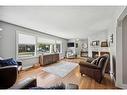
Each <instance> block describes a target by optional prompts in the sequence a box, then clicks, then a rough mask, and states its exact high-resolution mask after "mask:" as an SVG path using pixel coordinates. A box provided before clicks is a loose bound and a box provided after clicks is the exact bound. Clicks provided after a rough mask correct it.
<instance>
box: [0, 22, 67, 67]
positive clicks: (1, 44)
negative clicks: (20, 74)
mask: <svg viewBox="0 0 127 95" xmlns="http://www.w3.org/2000/svg"><path fill="white" fill-rule="evenodd" d="M0 28H2V29H3V30H2V31H1V36H2V38H0V56H1V57H3V58H9V57H13V58H16V31H22V32H27V33H32V34H35V35H38V36H41V37H44V38H48V39H53V40H60V41H62V47H63V48H62V54H61V55H62V56H65V51H66V50H67V40H66V39H63V38H59V37H56V36H52V35H48V34H45V33H41V32H38V31H35V30H31V29H28V28H24V27H20V26H16V25H13V24H9V23H6V22H2V21H0ZM30 63H38V57H35V58H32V59H25V60H23V64H25V65H24V66H26V64H28V65H30Z"/></svg>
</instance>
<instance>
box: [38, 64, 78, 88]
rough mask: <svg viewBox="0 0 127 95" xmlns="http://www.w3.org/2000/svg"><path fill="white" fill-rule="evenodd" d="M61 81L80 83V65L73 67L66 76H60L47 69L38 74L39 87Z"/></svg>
mask: <svg viewBox="0 0 127 95" xmlns="http://www.w3.org/2000/svg"><path fill="white" fill-rule="evenodd" d="M61 82H63V83H64V84H68V83H74V84H77V85H78V84H79V82H80V74H79V66H77V67H76V68H75V69H73V70H72V71H71V72H70V73H69V74H67V75H66V76H65V77H60V76H57V75H54V74H52V73H48V72H45V71H42V72H41V73H39V74H38V75H37V86H39V87H50V86H53V85H55V84H58V83H61Z"/></svg>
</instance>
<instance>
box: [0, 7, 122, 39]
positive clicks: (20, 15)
mask: <svg viewBox="0 0 127 95" xmlns="http://www.w3.org/2000/svg"><path fill="white" fill-rule="evenodd" d="M119 8H120V6H119V7H118V6H117V7H116V6H115V7H111V6H110V7H109V6H105V7H104V6H103V7H102V6H101V7H97V6H73V7H71V6H68V7H67V6H65V7H64V6H57V7H54V6H52V7H51V6H50V7H48V6H45V7H44V6H31V7H30V6H29V7H27V6H22V7H21V6H20V7H19V6H17V7H16V6H10V7H6V6H4V7H0V19H1V20H3V21H6V22H10V23H13V24H16V25H20V26H24V27H28V28H31V29H35V30H38V31H41V32H44V33H48V34H51V35H55V36H59V37H62V38H66V39H71V38H82V39H83V38H86V37H88V35H91V34H92V33H95V32H98V31H104V30H106V29H107V28H108V26H110V22H111V21H112V19H113V17H114V15H115V14H116V13H117V10H118V9H119Z"/></svg>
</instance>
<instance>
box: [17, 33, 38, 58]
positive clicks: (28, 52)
mask: <svg viewBox="0 0 127 95" xmlns="http://www.w3.org/2000/svg"><path fill="white" fill-rule="evenodd" d="M35 41H36V39H35V37H34V36H31V35H26V34H21V33H20V34H19V37H18V57H29V56H34V55H35Z"/></svg>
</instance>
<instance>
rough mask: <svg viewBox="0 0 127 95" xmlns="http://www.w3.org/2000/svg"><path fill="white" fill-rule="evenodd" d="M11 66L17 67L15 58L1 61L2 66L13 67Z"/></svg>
mask: <svg viewBox="0 0 127 95" xmlns="http://www.w3.org/2000/svg"><path fill="white" fill-rule="evenodd" d="M11 65H17V62H16V61H15V60H14V59H13V58H9V59H5V60H0V66H1V67H4V66H11Z"/></svg>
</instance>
